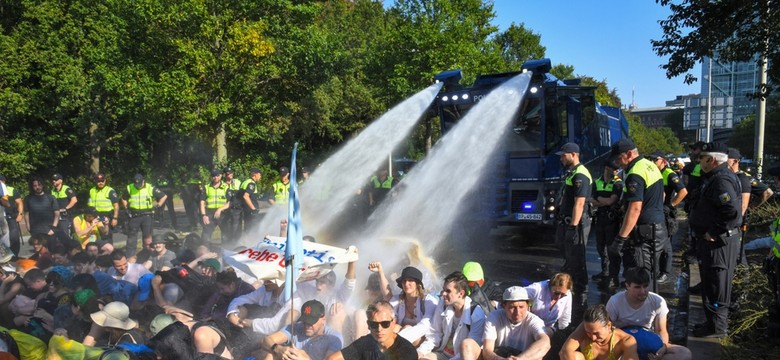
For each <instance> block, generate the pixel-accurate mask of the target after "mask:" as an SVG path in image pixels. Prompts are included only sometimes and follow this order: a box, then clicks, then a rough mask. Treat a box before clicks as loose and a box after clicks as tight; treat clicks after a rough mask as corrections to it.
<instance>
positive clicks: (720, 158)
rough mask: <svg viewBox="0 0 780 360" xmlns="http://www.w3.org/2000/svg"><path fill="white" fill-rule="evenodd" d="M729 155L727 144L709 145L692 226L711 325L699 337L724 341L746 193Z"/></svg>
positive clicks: (702, 156)
mask: <svg viewBox="0 0 780 360" xmlns="http://www.w3.org/2000/svg"><path fill="white" fill-rule="evenodd" d="M727 153H728V148H727V147H726V145H725V144H723V143H718V142H716V143H707V144H705V145H704V146H703V147H702V151H701V154H700V159H699V160H700V161H699V163H700V165H701V170H702V172H703V173H704V176H703V178H704V180H705V182H704V184H703V185H702V189H701V192H700V193H699V199H698V200H697V201H696V203H695V204H694V205H693V207H692V210H691V215H690V226H691V231H692V232H693V234H694V237H695V239H696V241H697V245H696V248H697V250H698V255H699V261H700V264H699V269H700V272H701V279H702V280H701V281H702V282H701V283H702V287H701V288H702V297H703V301H704V314H705V316H706V318H707V321H706V322H705V323H704V324H700V326H699V327H697V328H696V329H694V335H695V336H697V337H724V336H726V335H727V333H728V311H729V305H730V304H731V283H732V281H733V280H734V269H735V268H736V265H737V255H738V252H739V239H740V231H739V226H740V225H741V224H742V197H741V192H742V190H741V186H740V183H739V179H738V178H737V176H736V174H734V172H732V171H731V170H730V169H729V168H728V164H727V161H728V155H727Z"/></svg>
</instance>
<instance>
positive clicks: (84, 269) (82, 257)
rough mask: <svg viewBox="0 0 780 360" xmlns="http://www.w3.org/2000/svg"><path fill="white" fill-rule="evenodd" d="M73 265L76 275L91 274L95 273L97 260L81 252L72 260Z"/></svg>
mask: <svg viewBox="0 0 780 360" xmlns="http://www.w3.org/2000/svg"><path fill="white" fill-rule="evenodd" d="M70 261H71V263H73V273H74V274H91V273H93V272H94V271H95V263H94V261H95V259H93V258H92V257H91V256H89V255H88V254H87V253H86V252H83V251H82V252H79V253H76V254H75V255H73V256H72V257H71V258H70Z"/></svg>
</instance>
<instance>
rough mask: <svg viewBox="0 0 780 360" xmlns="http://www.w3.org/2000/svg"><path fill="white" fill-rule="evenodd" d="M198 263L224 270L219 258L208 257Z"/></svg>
mask: <svg viewBox="0 0 780 360" xmlns="http://www.w3.org/2000/svg"><path fill="white" fill-rule="evenodd" d="M198 265H200V266H208V267H211V268H213V269H214V271H216V272H219V271H220V270H222V265H220V264H219V260H217V259H206V260H203V261H199V262H198Z"/></svg>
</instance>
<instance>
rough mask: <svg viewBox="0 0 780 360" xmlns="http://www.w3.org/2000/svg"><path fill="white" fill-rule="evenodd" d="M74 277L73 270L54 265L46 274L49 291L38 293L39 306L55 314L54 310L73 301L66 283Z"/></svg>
mask: <svg viewBox="0 0 780 360" xmlns="http://www.w3.org/2000/svg"><path fill="white" fill-rule="evenodd" d="M71 278H73V272H72V271H70V269H68V268H66V267H63V266H53V267H52V268H51V270H50V271H49V273H48V274H46V284H47V285H48V287H47V291H46V292H45V293H43V294H41V295H38V298H37V301H38V308H40V309H43V310H45V311H46V312H47V313H48V314H50V315H54V310H55V309H56V308H57V307H59V306H60V305H65V304H70V303H71V297H72V296H71V292H70V290H69V289H68V288H67V286H66V284H69V283H70V280H71Z"/></svg>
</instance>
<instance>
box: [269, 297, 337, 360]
mask: <svg viewBox="0 0 780 360" xmlns="http://www.w3.org/2000/svg"><path fill="white" fill-rule="evenodd" d="M325 322H326V321H325V305H323V304H322V303H321V302H319V301H317V300H309V301H307V302H305V303H303V306H301V316H300V317H299V318H298V323H296V324H294V325H287V327H285V328H284V330H281V331H277V332H275V333H273V334H271V335H268V336H266V337H265V338H263V340H262V346H263V349H264V350H266V351H269V352H270V353H271V356H272V357H273V359H311V360H322V359H325V357H326V356H328V355H330V354H333V353H335V352H337V351H339V350H341V346H342V344H343V340H342V338H341V334H339V333H338V331H336V330H333V329H332V328H331V327H329V326H328V325H326V324H325ZM293 326H294V327H293Z"/></svg>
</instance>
